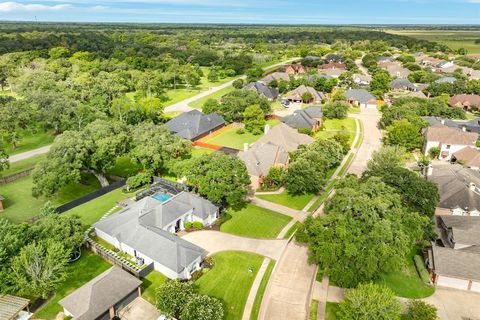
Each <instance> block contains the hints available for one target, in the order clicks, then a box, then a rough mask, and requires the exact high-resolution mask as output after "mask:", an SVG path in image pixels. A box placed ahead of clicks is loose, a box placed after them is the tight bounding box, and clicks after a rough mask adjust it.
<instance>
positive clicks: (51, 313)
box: [35, 249, 112, 319]
mask: <svg viewBox="0 0 480 320" xmlns="http://www.w3.org/2000/svg"><path fill="white" fill-rule="evenodd" d="M111 266H112V265H111V264H110V263H108V262H107V261H105V260H103V259H102V258H101V257H100V256H97V255H95V254H94V253H93V252H91V251H88V250H85V249H83V250H82V256H81V258H80V259H79V260H77V261H75V262H73V263H72V264H69V265H68V267H67V274H68V277H67V279H66V280H65V281H64V282H63V283H62V284H61V285H60V286H59V287H58V289H57V290H55V295H54V296H53V298H52V299H51V300H50V301H48V303H46V304H45V305H44V306H43V307H42V308H41V309H40V310H39V311H38V312H37V313H36V314H35V316H36V317H37V318H40V319H55V316H56V315H57V313H59V312H60V311H62V307H61V306H60V305H59V304H58V301H60V300H61V299H63V298H64V297H66V296H67V295H69V294H70V293H72V292H73V291H75V290H76V289H78V288H80V287H81V286H83V285H84V284H85V283H87V282H88V281H90V280H92V279H93V278H95V277H96V276H98V275H99V274H101V273H102V272H104V271H106V270H108V269H109V268H110V267H111Z"/></svg>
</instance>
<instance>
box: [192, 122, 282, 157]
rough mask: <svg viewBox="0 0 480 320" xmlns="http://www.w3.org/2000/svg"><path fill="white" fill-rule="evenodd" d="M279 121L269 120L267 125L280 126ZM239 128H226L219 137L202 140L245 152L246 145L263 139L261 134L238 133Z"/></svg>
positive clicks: (208, 137) (214, 136)
mask: <svg viewBox="0 0 480 320" xmlns="http://www.w3.org/2000/svg"><path fill="white" fill-rule="evenodd" d="M279 123H280V121H279V120H268V121H267V124H269V125H270V127H271V128H273V127H274V126H276V125H277V124H279ZM237 130H238V128H236V127H233V126H232V127H229V128H226V129H225V130H224V131H222V132H221V133H219V134H217V135H213V136H207V137H205V138H204V139H202V140H201V141H202V142H206V143H210V144H215V145H218V146H224V147H229V148H234V149H238V150H243V146H244V144H245V143H248V144H252V143H254V142H255V141H257V140H258V139H260V138H261V137H262V135H261V134H259V135H254V134H252V133H250V132H247V131H245V132H244V133H243V134H240V133H237Z"/></svg>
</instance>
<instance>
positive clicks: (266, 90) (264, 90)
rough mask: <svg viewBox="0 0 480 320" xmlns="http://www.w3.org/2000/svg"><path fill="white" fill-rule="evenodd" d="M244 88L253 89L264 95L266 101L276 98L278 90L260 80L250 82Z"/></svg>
mask: <svg viewBox="0 0 480 320" xmlns="http://www.w3.org/2000/svg"><path fill="white" fill-rule="evenodd" d="M244 89H245V90H253V91H255V92H257V93H258V94H259V95H261V96H264V97H265V98H267V99H268V101H273V100H275V99H277V98H278V90H277V89H275V88H270V87H268V86H267V85H265V84H263V83H262V82H250V83H248V84H247V85H246V86H245V87H244Z"/></svg>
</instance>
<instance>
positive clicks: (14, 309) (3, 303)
mask: <svg viewBox="0 0 480 320" xmlns="http://www.w3.org/2000/svg"><path fill="white" fill-rule="evenodd" d="M29 303H30V300H28V299H25V298H20V297H16V296H11V295H9V294H5V295H0V320H12V319H15V318H16V317H17V315H18V314H19V313H20V312H21V311H22V310H23V309H25V308H27V311H28V304H29Z"/></svg>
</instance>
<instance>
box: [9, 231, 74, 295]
mask: <svg viewBox="0 0 480 320" xmlns="http://www.w3.org/2000/svg"><path fill="white" fill-rule="evenodd" d="M69 255H70V252H69V251H68V250H66V249H65V247H64V246H63V245H62V244H61V243H59V242H55V241H52V240H47V241H42V242H38V243H37V242H33V243H31V244H28V245H26V246H25V247H23V248H22V249H21V250H20V253H19V254H18V256H16V257H15V258H14V259H13V260H12V269H11V278H12V282H13V287H14V288H15V291H17V292H18V293H20V294H22V295H26V296H40V297H42V298H47V297H48V294H49V293H50V292H53V291H55V289H56V288H57V287H58V285H59V284H60V283H61V282H62V281H64V280H65V279H66V276H67V274H66V271H65V268H66V265H67V263H68V259H69Z"/></svg>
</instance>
